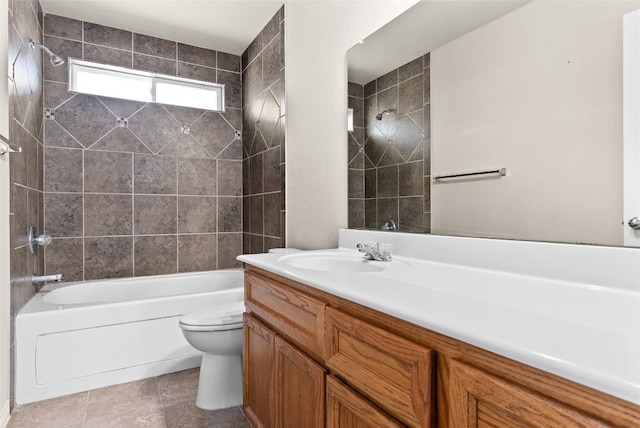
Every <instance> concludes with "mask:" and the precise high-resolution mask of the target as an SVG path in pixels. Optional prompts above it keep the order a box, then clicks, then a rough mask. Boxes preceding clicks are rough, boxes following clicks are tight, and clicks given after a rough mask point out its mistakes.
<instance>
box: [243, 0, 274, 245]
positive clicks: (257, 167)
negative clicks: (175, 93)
mask: <svg viewBox="0 0 640 428" xmlns="http://www.w3.org/2000/svg"><path fill="white" fill-rule="evenodd" d="M242 70H243V71H242V92H243V96H242V99H243V109H242V119H243V127H242V142H243V168H242V169H243V217H244V219H243V227H244V228H243V238H244V246H243V248H244V252H245V253H247V254H253V253H263V252H265V251H268V250H269V249H270V248H277V247H282V246H284V242H285V240H284V238H285V237H284V231H285V227H284V221H285V206H284V168H285V157H284V123H285V106H284V7H283V8H281V9H280V10H279V11H278V13H276V14H275V15H274V16H273V18H272V19H271V20H270V21H269V23H268V24H267V25H266V26H265V28H264V29H263V30H262V31H261V32H260V34H258V36H257V37H256V38H255V39H254V40H253V42H252V43H251V44H250V45H249V47H248V48H247V49H246V50H245V52H244V53H243V54H242Z"/></svg>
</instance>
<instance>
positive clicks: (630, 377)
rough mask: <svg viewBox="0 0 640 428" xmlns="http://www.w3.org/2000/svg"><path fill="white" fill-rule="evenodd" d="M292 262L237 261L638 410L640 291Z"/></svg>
mask: <svg viewBox="0 0 640 428" xmlns="http://www.w3.org/2000/svg"><path fill="white" fill-rule="evenodd" d="M327 251H330V252H334V253H335V252H339V254H344V255H345V257H349V256H352V257H353V256H357V255H358V253H357V251H356V250H350V249H344V248H339V249H333V250H327ZM309 253H311V252H309ZM314 253H319V252H314ZM285 256H286V253H269V254H256V255H242V256H239V257H238V260H240V261H242V262H245V263H248V264H251V265H253V266H256V267H259V268H261V269H264V270H267V271H270V272H273V273H276V274H279V275H281V276H284V277H286V278H289V279H292V280H295V281H298V282H301V283H303V284H306V285H309V286H311V287H315V288H317V289H319V290H322V291H326V292H328V293H331V294H334V295H336V296H340V297H342V298H345V299H348V300H351V301H353V302H356V303H360V304H362V305H365V306H367V307H370V308H373V309H376V310H378V311H381V312H384V313H386V314H389V315H392V316H395V317H397V318H400V319H403V320H406V321H409V322H411V323H414V324H416V325H419V326H422V327H425V328H427V329H430V330H433V331H436V332H438V333H442V334H444V335H447V336H449V337H452V338H455V339H458V340H461V341H463V342H467V343H469V344H472V345H475V346H477V347H480V348H482V349H486V350H488V351H491V352H495V353H497V354H500V355H503V356H506V357H509V358H511V359H513V360H516V361H519V362H522V363H525V364H528V365H530V366H533V367H537V368H539V369H542V370H545V371H548V372H550V373H554V374H556V375H558V376H561V377H564V378H567V379H570V380H573V381H575V382H577V383H580V384H583V385H586V386H590V387H592V388H594V389H597V390H600V391H603V392H606V393H608V394H611V395H613V396H616V397H619V398H622V399H624V400H627V401H630V402H633V403H636V404H640V290H639V291H634V290H629V289H621V288H615V287H614V288H607V287H602V286H599V285H593V284H583V283H579V282H575V281H567V280H561V279H554V278H548V277H539V276H534V275H525V274H518V273H514V272H505V271H501V270H495V269H487V268H481V267H470V266H467V265H460V264H454V263H443V262H435V261H429V260H425V259H418V258H411V257H403V256H395V257H394V261H392V262H390V263H385V262H367V263H374V264H382V266H383V269H384V270H382V271H380V272H373V273H371V272H367V273H361V272H326V271H317V270H310V269H304V268H297V267H292V266H291V265H290V264H288V263H287V262H286V258H285V259H284V260H283V257H285Z"/></svg>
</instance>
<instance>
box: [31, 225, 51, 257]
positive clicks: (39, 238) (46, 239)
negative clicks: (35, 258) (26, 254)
mask: <svg viewBox="0 0 640 428" xmlns="http://www.w3.org/2000/svg"><path fill="white" fill-rule="evenodd" d="M28 243H29V251H30V252H31V254H35V253H36V245H40V246H42V247H46V246H47V245H49V244H51V237H50V236H49V235H38V234H37V232H36V228H35V227H33V226H31V227H30V228H29V238H28Z"/></svg>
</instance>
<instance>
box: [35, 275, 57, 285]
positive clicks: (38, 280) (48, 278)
mask: <svg viewBox="0 0 640 428" xmlns="http://www.w3.org/2000/svg"><path fill="white" fill-rule="evenodd" d="M60 281H62V274H61V273H54V274H52V275H32V276H31V282H32V283H34V284H42V283H44V282H60Z"/></svg>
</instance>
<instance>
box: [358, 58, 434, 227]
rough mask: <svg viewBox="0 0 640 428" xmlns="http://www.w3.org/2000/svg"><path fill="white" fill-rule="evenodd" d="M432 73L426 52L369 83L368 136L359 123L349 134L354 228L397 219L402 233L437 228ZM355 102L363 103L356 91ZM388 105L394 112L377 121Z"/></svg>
mask: <svg viewBox="0 0 640 428" xmlns="http://www.w3.org/2000/svg"><path fill="white" fill-rule="evenodd" d="M429 76H430V61H429V54H426V55H424V56H421V57H419V58H416V59H415V60H413V61H411V62H409V63H407V64H405V65H403V66H401V67H399V68H397V69H395V70H393V71H391V72H389V73H387V74H385V75H384V76H381V77H379V78H377V79H375V80H373V81H371V82H369V83H367V84H366V85H364V87H363V97H364V101H363V106H362V109H363V120H364V123H363V126H364V130H363V131H362V132H363V135H361V134H360V132H361V131H360V130H359V129H358V128H356V130H355V131H354V132H353V133H350V135H349V138H350V139H349V153H350V159H353V160H352V162H351V163H350V164H349V174H350V176H349V198H350V199H349V208H350V213H349V214H350V215H349V218H350V220H349V221H350V227H353V228H360V227H364V228H367V229H380V227H381V226H382V224H383V223H384V222H385V221H386V220H387V219H391V220H393V221H394V222H395V223H396V225H397V226H398V230H399V231H402V232H417V233H429V232H430V231H431V198H430V178H431V97H430V79H429ZM355 86H357V85H353V87H354V88H353V89H354V91H355V90H356V88H355ZM350 88H351V86H350ZM354 93H355V92H354ZM349 102H350V103H353V105H357V106H359V98H358V97H355V96H352V94H351V93H350V100H349ZM387 109H392V110H393V111H392V112H391V114H389V115H383V118H382V120H377V119H376V115H378V114H379V113H381V112H382V111H384V110H387ZM359 138H364V147H363V145H362V143H361V141H362V140H359ZM362 151H364V156H362V164H363V165H362V167H363V169H364V172H363V174H364V177H361V176H360V161H359V160H360V156H359V153H360V152H362ZM351 155H353V156H351ZM354 162H356V163H354ZM352 179H353V180H352ZM352 181H353V183H352ZM363 195H364V196H363ZM361 198H364V209H363V208H362V206H361V205H360V200H361ZM362 214H364V217H362Z"/></svg>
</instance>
